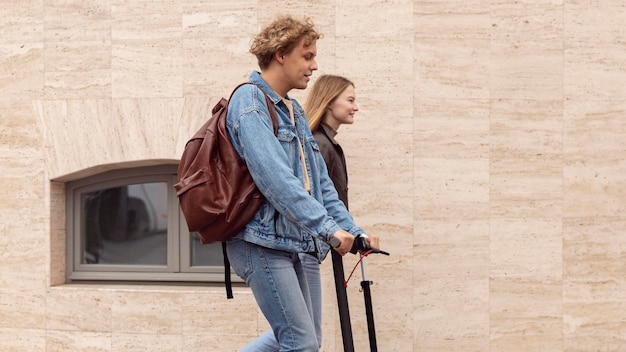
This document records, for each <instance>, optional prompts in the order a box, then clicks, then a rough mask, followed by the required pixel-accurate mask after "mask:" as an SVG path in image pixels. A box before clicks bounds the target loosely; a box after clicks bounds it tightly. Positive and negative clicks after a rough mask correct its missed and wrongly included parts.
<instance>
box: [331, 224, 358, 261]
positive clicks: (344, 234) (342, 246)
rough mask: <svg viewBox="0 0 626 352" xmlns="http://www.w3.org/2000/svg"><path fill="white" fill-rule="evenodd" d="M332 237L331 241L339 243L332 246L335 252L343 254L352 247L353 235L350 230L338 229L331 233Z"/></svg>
mask: <svg viewBox="0 0 626 352" xmlns="http://www.w3.org/2000/svg"><path fill="white" fill-rule="evenodd" d="M332 239H333V240H332V241H331V242H334V241H339V245H338V246H333V249H334V250H335V251H337V253H339V254H340V255H342V256H344V255H346V254H347V253H348V252H350V249H352V244H353V243H354V236H352V234H351V233H350V232H348V231H345V230H341V229H339V230H337V231H336V232H335V233H333V235H332Z"/></svg>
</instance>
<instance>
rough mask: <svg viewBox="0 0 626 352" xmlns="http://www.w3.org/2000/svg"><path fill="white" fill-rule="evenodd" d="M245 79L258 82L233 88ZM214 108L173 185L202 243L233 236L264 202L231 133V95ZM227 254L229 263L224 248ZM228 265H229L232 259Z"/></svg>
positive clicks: (189, 144)
mask: <svg viewBox="0 0 626 352" xmlns="http://www.w3.org/2000/svg"><path fill="white" fill-rule="evenodd" d="M244 84H253V83H250V82H246V83H242V84H240V85H238V86H237V87H236V88H235V89H234V90H233V93H234V92H235V90H237V88H239V87H241V86H242V85H244ZM233 93H231V95H230V97H232V94H233ZM263 95H265V100H266V101H267V106H268V107H269V113H270V116H271V118H272V125H273V127H274V134H275V135H276V134H278V119H277V116H276V111H275V109H274V103H273V102H272V101H271V100H270V98H269V97H268V96H267V94H265V92H263ZM230 97H229V100H230ZM212 113H213V115H212V117H211V118H209V120H208V121H207V122H206V123H205V124H204V125H203V126H202V127H201V128H200V129H199V130H198V132H196V134H194V135H193V137H192V138H191V139H190V140H189V141H188V142H187V144H186V145H185V150H184V151H183V155H182V157H181V159H180V164H179V165H178V183H176V184H175V185H174V188H175V189H176V195H177V196H178V201H179V204H180V208H181V210H182V212H183V214H184V216H185V220H187V226H188V228H189V231H196V232H198V234H199V235H200V239H201V242H202V243H203V244H207V243H213V242H218V241H222V243H223V242H224V241H226V240H228V239H230V238H231V237H232V236H234V235H235V234H236V233H237V232H238V231H240V230H241V229H243V228H244V227H245V226H246V224H247V223H248V222H250V220H252V217H253V216H254V214H255V213H256V212H257V210H258V209H259V207H260V206H261V203H262V202H263V195H262V194H261V192H260V191H259V190H258V188H257V187H256V185H255V184H254V181H253V180H252V177H251V176H250V173H249V172H248V168H247V166H246V164H245V163H244V162H243V160H242V159H241V157H240V156H239V154H238V153H237V151H236V150H235V148H234V146H233V145H232V142H231V140H230V137H229V136H228V132H227V130H226V115H227V113H228V100H226V99H224V98H222V99H221V100H220V102H219V103H217V104H216V105H215V106H214V107H213V110H212ZM224 248H225V247H224ZM224 258H225V266H227V263H228V262H227V260H228V259H227V258H226V253H225V250H224ZM225 269H228V271H230V268H229V265H228V267H227V268H225ZM227 281H229V279H228V278H227ZM227 286H228V282H227ZM227 292H228V287H227ZM231 295H232V294H231ZM229 298H231V297H230V296H229Z"/></svg>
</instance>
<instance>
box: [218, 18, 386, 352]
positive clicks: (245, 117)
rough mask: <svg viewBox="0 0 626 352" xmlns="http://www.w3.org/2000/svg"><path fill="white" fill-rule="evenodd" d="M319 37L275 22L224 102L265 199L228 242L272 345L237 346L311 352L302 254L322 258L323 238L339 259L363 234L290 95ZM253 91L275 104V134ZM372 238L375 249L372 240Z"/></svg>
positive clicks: (301, 25) (309, 27) (302, 83)
mask: <svg viewBox="0 0 626 352" xmlns="http://www.w3.org/2000/svg"><path fill="white" fill-rule="evenodd" d="M319 38H320V34H319V33H318V32H317V30H316V29H315V28H314V26H313V24H312V23H311V21H310V20H309V19H306V18H305V19H304V20H296V19H294V18H292V17H289V16H283V17H279V18H278V19H276V20H275V21H274V22H272V23H271V24H270V25H269V26H267V27H265V28H264V29H263V30H262V31H261V32H260V33H259V34H258V35H257V36H256V37H255V38H254V40H253V43H252V45H251V48H250V52H251V53H252V54H254V55H255V56H256V57H257V60H258V64H259V67H260V69H261V72H257V71H255V72H252V74H251V75H250V78H249V80H250V82H252V83H255V84H256V85H257V86H254V85H243V86H241V87H240V88H239V89H237V91H236V92H235V93H234V94H233V96H232V97H231V100H230V103H229V110H228V119H227V129H228V132H229V135H230V137H231V140H232V141H233V144H234V146H235V149H236V150H237V151H238V153H239V154H240V155H241V157H242V158H243V160H244V161H245V163H246V164H247V166H248V169H249V170H250V174H251V175H252V178H253V179H254V181H255V183H256V184H257V186H258V188H259V190H260V191H261V192H262V193H263V195H264V196H265V202H264V203H263V204H262V205H261V208H260V209H259V211H258V212H257V213H256V214H255V216H254V218H253V219H252V220H251V221H250V223H248V225H247V226H246V228H245V229H244V230H242V231H241V232H240V233H239V234H237V235H236V236H235V237H234V238H233V239H232V240H230V241H229V242H228V244H227V251H228V257H229V259H230V261H231V265H232V267H233V268H234V270H235V272H236V273H237V275H238V276H240V277H241V278H242V279H244V280H245V281H246V283H247V284H248V285H249V286H250V288H251V289H252V292H253V294H254V297H255V299H256V301H257V303H258V305H259V307H260V309H261V311H262V312H263V314H264V315H265V317H266V319H267V320H268V322H269V323H270V325H271V327H272V331H273V335H274V337H275V340H277V345H278V346H279V347H278V349H276V348H275V347H270V346H267V345H262V344H261V343H260V342H258V341H255V342H252V343H251V344H250V345H248V346H247V347H246V348H245V349H244V350H251V351H255V352H259V351H264V350H267V351H276V350H279V351H301V352H302V351H305V352H308V351H319V346H320V341H321V336H320V337H319V340H318V337H317V336H316V333H315V318H314V314H313V308H314V307H313V306H314V305H315V306H316V307H317V306H318V305H321V297H319V296H320V295H319V294H318V293H315V294H313V295H312V292H311V290H310V282H317V283H319V265H317V266H315V270H314V269H313V268H307V269H305V267H304V266H303V265H302V261H301V259H300V258H301V255H311V256H315V258H317V262H318V263H320V262H321V261H322V260H323V259H324V257H325V256H326V254H327V253H328V250H329V245H328V243H329V242H330V241H331V240H333V242H337V243H338V245H337V246H336V248H335V250H336V251H337V252H338V253H340V254H341V255H345V254H346V253H348V252H349V251H350V249H351V247H352V244H353V242H354V238H355V237H356V236H359V235H365V233H364V231H363V229H361V228H360V227H358V226H356V225H355V224H354V221H353V219H352V216H351V215H350V213H349V212H348V210H347V209H346V207H345V206H344V204H343V203H342V202H341V201H340V200H339V198H338V196H337V192H336V191H335V188H334V186H333V183H332V181H331V180H330V178H329V177H328V172H327V169H326V165H325V162H324V159H323V158H322V156H321V154H320V152H319V148H318V146H317V143H316V142H315V139H314V138H313V136H312V134H311V131H310V129H309V127H308V122H307V119H306V117H305V116H304V111H303V109H302V107H301V106H300V104H299V103H298V102H297V101H295V100H294V99H291V98H290V97H289V95H288V93H289V91H291V90H292V89H305V88H306V87H307V84H308V82H309V80H310V77H311V75H312V74H313V71H315V70H317V63H316V61H315V58H316V55H317V47H316V41H317V40H318V39H319ZM259 89H261V90H263V92H265V93H266V94H267V95H268V96H269V97H270V98H271V100H272V102H273V103H274V107H275V109H276V112H277V115H278V136H275V135H274V130H273V128H272V122H271V118H270V117H269V113H268V107H267V103H266V101H265V97H264V95H263V92H261V91H260V90H259ZM371 238H372V241H371V245H372V247H374V248H378V240H377V238H376V237H374V236H372V237H371ZM312 296H313V297H312ZM312 299H314V300H315V301H316V302H315V303H313V302H312Z"/></svg>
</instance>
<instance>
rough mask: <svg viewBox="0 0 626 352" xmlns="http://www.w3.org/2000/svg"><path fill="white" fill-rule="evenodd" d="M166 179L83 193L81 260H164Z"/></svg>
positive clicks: (157, 262) (145, 262) (161, 262)
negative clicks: (164, 180)
mask: <svg viewBox="0 0 626 352" xmlns="http://www.w3.org/2000/svg"><path fill="white" fill-rule="evenodd" d="M167 194H168V192H167V183H165V182H157V183H141V184H132V185H126V186H122V187H114V188H108V189H104V190H98V191H94V192H89V193H84V194H83V197H82V208H83V212H82V213H83V214H84V215H83V218H82V219H81V238H82V241H81V243H82V245H83V248H82V249H83V250H82V253H83V256H82V258H81V262H82V263H83V264H133V265H166V264H167V221H168V220H167V204H168V202H167Z"/></svg>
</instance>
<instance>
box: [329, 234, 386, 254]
mask: <svg viewBox="0 0 626 352" xmlns="http://www.w3.org/2000/svg"><path fill="white" fill-rule="evenodd" d="M328 244H330V246H331V247H333V248H337V247H339V245H340V244H341V243H340V242H339V239H338V238H335V237H333V238H331V239H330V242H329V243H328ZM359 251H371V253H378V254H384V255H389V253H388V252H385V251H381V250H380V249H376V248H372V246H370V241H369V239H368V238H367V236H357V237H355V238H354V243H353V244H352V249H350V253H352V254H356V253H357V252H359Z"/></svg>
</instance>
